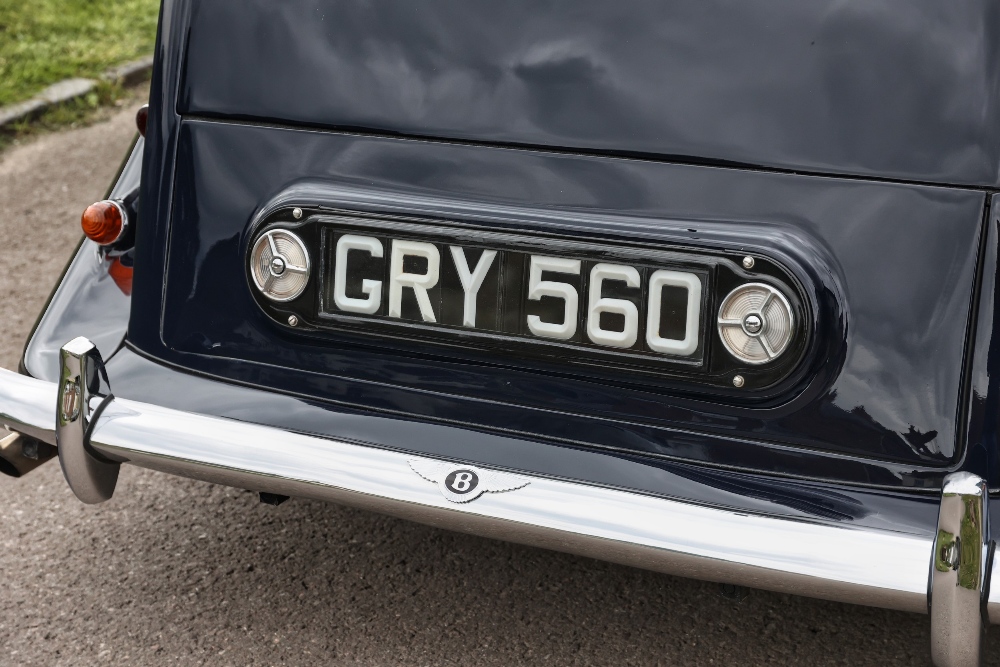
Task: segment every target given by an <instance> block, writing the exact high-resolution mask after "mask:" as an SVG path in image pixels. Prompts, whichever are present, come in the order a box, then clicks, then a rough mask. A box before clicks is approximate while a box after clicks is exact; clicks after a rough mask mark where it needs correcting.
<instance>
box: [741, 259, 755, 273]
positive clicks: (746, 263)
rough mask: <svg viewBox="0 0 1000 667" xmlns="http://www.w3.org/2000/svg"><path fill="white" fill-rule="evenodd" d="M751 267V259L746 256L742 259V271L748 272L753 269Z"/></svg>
mask: <svg viewBox="0 0 1000 667" xmlns="http://www.w3.org/2000/svg"><path fill="white" fill-rule="evenodd" d="M753 265H754V261H753V257H751V256H750V255H747V256H746V257H744V258H743V268H744V269H746V270H748V271H749V270H750V269H752V268H753Z"/></svg>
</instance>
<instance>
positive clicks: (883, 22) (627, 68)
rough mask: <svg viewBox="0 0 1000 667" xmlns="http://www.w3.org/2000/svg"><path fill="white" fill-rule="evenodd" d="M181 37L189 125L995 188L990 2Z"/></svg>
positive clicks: (245, 10)
mask: <svg viewBox="0 0 1000 667" xmlns="http://www.w3.org/2000/svg"><path fill="white" fill-rule="evenodd" d="M170 4H174V5H180V6H186V2H174V3H170ZM174 11H183V10H180V9H178V10H174ZM175 29H176V30H183V31H185V33H184V34H185V36H186V37H189V41H188V42H187V46H188V53H187V62H188V66H187V68H186V76H185V78H184V80H183V81H182V82H181V85H182V87H181V91H180V99H179V111H180V112H181V113H183V114H199V115H212V116H222V117H239V118H254V119H260V120H271V121H286V122H292V123H296V124H305V125H315V126H325V127H339V128H356V129H363V130H367V131H378V132H388V133H403V134H409V135H417V136H433V137H442V138H452V139H463V140H473V141H485V142H501V143H516V144H526V145H535V146H556V147H566V148H574V149H585V150H595V151H610V152H615V153H632V154H635V153H642V154H655V155H660V156H671V157H672V158H681V159H688V160H696V161H713V162H716V163H718V162H730V163H734V162H735V163H741V164H748V165H765V166H771V167H779V168H787V169H794V170H811V171H817V172H827V173H849V174H856V175H871V176H881V177H893V178H901V179H914V180H920V181H936V182H943V183H953V184H977V185H997V184H998V183H1000V180H998V179H1000V176H998V170H1000V124H997V123H996V122H995V119H996V118H997V117H998V116H1000V87H998V86H997V84H996V81H997V63H1000V8H998V6H997V5H996V3H992V2H989V0H965V1H962V2H953V3H941V2H935V1H933V0H920V1H914V0H868V1H867V2H863V3H842V2H841V3H837V2H787V1H785V0H767V1H764V2H753V3H737V4H733V3H725V2H718V1H714V0H713V1H708V2H695V3H664V2H657V1H656V0H636V1H632V2H626V3H607V2H601V1H600V0H567V1H559V2H549V3H537V2H505V3H489V4H480V3H476V4H469V3H466V2H461V1H457V0H435V1H434V2H424V3H421V4H420V6H419V8H417V7H416V6H412V5H409V4H405V3H404V4H399V3H392V2H369V3H342V4H336V5H328V6H317V5H316V4H315V3H314V2H309V1H306V0H286V1H285V2H280V3H275V2H270V1H269V0H254V1H252V2H242V3H240V4H238V5H234V4H229V3H197V4H196V6H194V7H193V10H192V12H191V20H190V33H189V34H188V33H187V32H186V30H187V26H180V25H178V26H176V28H175ZM222 34H224V35H226V39H224V40H220V39H219V35H222ZM171 55H172V57H173V58H179V57H180V56H179V54H171ZM890 82H891V83H890Z"/></svg>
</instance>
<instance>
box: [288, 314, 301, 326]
mask: <svg viewBox="0 0 1000 667" xmlns="http://www.w3.org/2000/svg"><path fill="white" fill-rule="evenodd" d="M298 325H299V318H297V317H295V316H294V315H289V316H288V326H290V327H297V326H298Z"/></svg>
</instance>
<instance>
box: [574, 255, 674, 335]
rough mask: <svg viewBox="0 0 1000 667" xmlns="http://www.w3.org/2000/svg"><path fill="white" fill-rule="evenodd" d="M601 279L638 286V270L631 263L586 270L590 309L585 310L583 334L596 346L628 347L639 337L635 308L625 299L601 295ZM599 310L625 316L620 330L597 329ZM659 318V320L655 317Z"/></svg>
mask: <svg viewBox="0 0 1000 667" xmlns="http://www.w3.org/2000/svg"><path fill="white" fill-rule="evenodd" d="M605 280H623V281H625V284H626V285H628V286H629V287H638V286H639V272H638V271H636V270H635V269H634V268H632V267H631V266H622V265H620V264H596V265H595V266H594V268H593V269H591V270H590V309H589V311H588V312H587V337H589V338H590V340H592V341H594V342H595V343H597V344H598V345H607V346H609V347H632V346H633V345H635V341H636V339H637V338H638V337H639V309H638V308H636V307H635V304H634V303H632V302H631V301H626V300H625V299H611V298H604V297H601V289H602V288H603V286H604V281H605ZM601 313H619V314H621V315H624V316H625V329H624V330H623V331H608V330H606V329H602V328H601ZM657 321H659V320H657Z"/></svg>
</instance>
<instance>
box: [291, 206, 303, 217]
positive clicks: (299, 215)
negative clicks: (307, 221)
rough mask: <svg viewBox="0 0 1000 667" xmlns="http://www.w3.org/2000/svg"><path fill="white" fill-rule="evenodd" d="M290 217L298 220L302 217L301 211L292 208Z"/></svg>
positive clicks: (297, 208)
mask: <svg viewBox="0 0 1000 667" xmlns="http://www.w3.org/2000/svg"><path fill="white" fill-rule="evenodd" d="M292 217H293V218H295V219H296V220H298V219H300V218H301V217H302V209H301V208H299V207H297V206H296V207H295V208H293V209H292Z"/></svg>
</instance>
